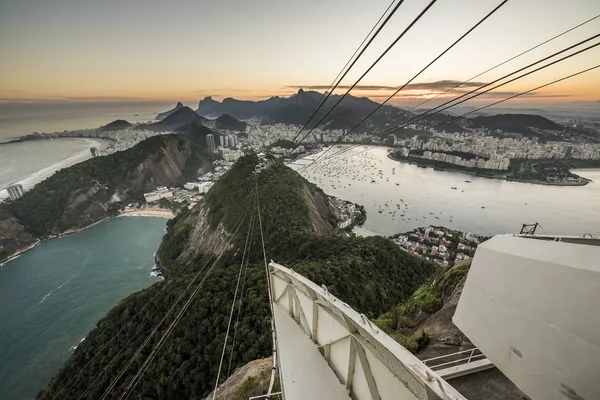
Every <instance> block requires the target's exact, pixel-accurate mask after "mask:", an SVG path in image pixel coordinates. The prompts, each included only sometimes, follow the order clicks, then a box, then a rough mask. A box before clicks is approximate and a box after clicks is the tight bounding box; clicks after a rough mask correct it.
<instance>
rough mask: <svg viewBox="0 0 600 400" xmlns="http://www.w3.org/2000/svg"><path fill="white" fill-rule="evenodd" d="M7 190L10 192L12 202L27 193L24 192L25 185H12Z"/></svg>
mask: <svg viewBox="0 0 600 400" xmlns="http://www.w3.org/2000/svg"><path fill="white" fill-rule="evenodd" d="M6 190H7V191H8V195H9V196H10V199H11V200H16V199H18V198H19V197H21V196H23V193H25V191H24V190H23V185H21V184H19V183H15V184H14V185H10V186H9V187H7V188H6Z"/></svg>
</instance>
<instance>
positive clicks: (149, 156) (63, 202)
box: [0, 135, 212, 261]
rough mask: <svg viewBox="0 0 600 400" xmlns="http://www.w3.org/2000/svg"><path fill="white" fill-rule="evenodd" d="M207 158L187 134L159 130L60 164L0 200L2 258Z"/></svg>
mask: <svg viewBox="0 0 600 400" xmlns="http://www.w3.org/2000/svg"><path fill="white" fill-rule="evenodd" d="M211 160H212V159H211V158H210V156H207V155H204V154H201V153H200V152H199V150H198V149H196V148H195V146H193V145H192V144H191V143H190V142H189V141H188V140H187V139H185V138H183V137H181V136H177V135H161V136H154V137H151V138H149V139H146V140H144V141H143V142H141V143H139V144H137V145H136V146H134V147H132V148H131V149H128V150H125V151H123V152H118V153H114V154H111V155H108V156H104V157H95V158H93V159H90V160H87V161H84V162H82V163H80V164H76V165H74V166H72V167H69V168H65V169H62V170H60V171H58V172H56V173H55V174H54V175H52V176H51V177H50V178H48V179H46V180H45V181H43V182H41V183H39V184H38V185H36V186H35V187H34V188H33V189H32V190H30V191H28V192H26V193H25V194H24V195H23V197H21V198H19V199H17V200H15V201H13V202H11V203H9V204H5V205H2V206H0V227H3V229H0V231H1V232H2V233H0V261H1V260H2V259H5V258H8V257H10V256H11V255H13V254H15V252H18V251H19V250H22V249H23V248H25V247H27V246H29V245H31V244H33V243H34V242H35V241H37V240H38V239H41V238H46V237H50V236H54V235H58V234H61V233H64V232H68V231H71V230H75V229H79V228H83V227H86V226H88V225H90V224H93V223H95V222H97V221H100V220H102V219H104V218H107V217H109V216H111V215H114V214H115V213H116V212H117V210H118V209H119V208H120V207H122V206H123V205H125V204H127V203H129V202H131V201H138V202H143V201H144V198H143V195H142V194H143V193H144V192H148V191H151V190H154V189H156V187H157V186H173V185H174V184H176V183H179V182H180V181H181V180H186V179H190V177H193V176H195V174H196V172H197V171H198V169H200V168H209V169H210V167H211Z"/></svg>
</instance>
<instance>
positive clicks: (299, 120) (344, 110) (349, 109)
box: [196, 89, 412, 132]
mask: <svg viewBox="0 0 600 400" xmlns="http://www.w3.org/2000/svg"><path fill="white" fill-rule="evenodd" d="M322 96H323V95H322V94H321V93H319V92H315V91H305V90H302V89H300V90H298V92H297V93H295V94H293V95H291V96H290V97H285V98H284V97H271V98H270V99H268V100H262V101H242V100H236V99H231V98H227V99H225V100H223V101H222V102H218V101H215V100H213V99H212V98H210V97H207V98H205V99H204V100H202V101H200V103H199V104H198V110H196V112H197V113H198V114H200V115H205V116H210V115H221V114H229V115H231V116H233V117H235V118H241V119H248V118H259V119H261V120H262V121H263V123H265V124H271V123H283V124H293V125H304V124H305V123H306V121H307V120H308V118H309V117H310V115H312V113H313V112H314V110H315V109H316V108H317V105H318V104H319V103H320V102H321V101H322V100H321V99H322ZM339 99H340V95H332V96H330V97H329V99H327V101H326V102H325V104H324V106H323V107H322V109H321V110H320V111H319V113H318V114H317V115H316V116H315V118H314V119H313V121H314V122H313V123H311V124H309V127H312V126H314V125H313V124H315V123H316V122H317V121H319V120H320V119H321V118H322V117H323V116H324V115H325V114H326V113H327V111H328V110H329V109H330V108H331V107H332V106H333V105H334V104H335V103H336V102H337V101H338V100H339ZM378 106H379V103H377V102H375V101H373V100H371V99H369V98H367V97H355V96H352V95H348V96H346V97H345V98H344V99H343V100H342V101H341V102H340V104H339V105H338V106H337V107H336V108H335V109H334V110H333V111H332V112H331V114H330V115H328V116H327V117H326V118H325V119H324V120H323V122H322V123H321V124H320V125H319V126H320V127H321V128H323V129H351V128H354V127H355V126H356V125H357V124H358V123H359V122H360V121H361V120H362V118H364V117H366V116H367V115H369V113H371V112H372V111H373V110H374V109H375V108H377V107H378ZM411 115H412V114H410V113H407V112H406V111H404V110H401V109H399V108H396V107H393V106H389V105H385V106H383V107H382V108H381V109H380V110H379V111H377V112H376V113H375V114H374V115H373V116H372V117H370V118H369V119H368V120H367V121H366V123H365V124H364V126H361V127H360V128H359V129H357V131H359V132H360V131H361V130H363V129H365V128H366V126H367V125H369V124H371V125H377V124H381V123H398V122H401V121H403V120H405V119H406V118H407V117H408V116H411Z"/></svg>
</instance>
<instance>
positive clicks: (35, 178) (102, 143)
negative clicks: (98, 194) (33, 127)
mask: <svg viewBox="0 0 600 400" xmlns="http://www.w3.org/2000/svg"><path fill="white" fill-rule="evenodd" d="M56 140H60V139H56ZM81 140H85V141H86V143H87V148H86V149H85V150H82V151H80V152H79V153H77V154H75V155H72V156H71V157H68V158H66V159H64V160H61V161H59V162H57V163H54V164H52V165H49V166H47V167H45V168H42V169H40V170H39V171H36V172H34V173H33V174H30V175H29V176H27V177H26V178H23V179H20V180H18V181H17V183H19V184H21V185H23V188H24V189H25V190H26V191H27V190H29V189H31V188H32V187H34V186H35V185H36V184H38V183H40V182H41V181H43V180H44V179H46V178H48V177H50V176H52V175H53V174H54V173H55V172H56V171H58V170H61V169H63V168H66V167H70V166H72V165H75V164H77V163H80V162H82V161H85V160H88V159H90V158H92V154H91V153H90V150H89V148H90V147H97V148H98V149H99V150H102V149H104V148H106V147H107V146H108V143H109V142H108V141H106V140H102V139H89V138H82V139H81ZM6 197H8V192H7V191H6V190H5V189H0V199H3V198H6Z"/></svg>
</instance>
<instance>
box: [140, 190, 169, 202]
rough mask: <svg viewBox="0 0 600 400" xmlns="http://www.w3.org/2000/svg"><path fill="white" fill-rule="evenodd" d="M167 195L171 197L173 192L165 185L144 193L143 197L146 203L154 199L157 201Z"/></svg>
mask: <svg viewBox="0 0 600 400" xmlns="http://www.w3.org/2000/svg"><path fill="white" fill-rule="evenodd" d="M169 197H173V192H172V191H170V190H169V189H168V188H167V187H165V186H159V187H157V188H156V190H155V191H153V192H149V193H144V198H145V199H146V203H152V202H154V201H157V200H160V199H166V198H169Z"/></svg>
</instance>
